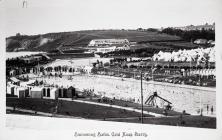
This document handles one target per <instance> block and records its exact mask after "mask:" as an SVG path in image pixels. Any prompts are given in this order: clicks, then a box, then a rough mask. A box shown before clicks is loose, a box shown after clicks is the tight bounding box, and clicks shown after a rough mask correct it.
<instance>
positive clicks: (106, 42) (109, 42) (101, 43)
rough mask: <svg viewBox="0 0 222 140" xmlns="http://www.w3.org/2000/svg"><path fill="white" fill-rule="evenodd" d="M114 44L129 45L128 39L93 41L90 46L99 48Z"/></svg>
mask: <svg viewBox="0 0 222 140" xmlns="http://www.w3.org/2000/svg"><path fill="white" fill-rule="evenodd" d="M114 44H129V41H128V39H93V40H91V41H90V42H89V45H88V46H91V47H96V46H97V47H98V46H104V45H114Z"/></svg>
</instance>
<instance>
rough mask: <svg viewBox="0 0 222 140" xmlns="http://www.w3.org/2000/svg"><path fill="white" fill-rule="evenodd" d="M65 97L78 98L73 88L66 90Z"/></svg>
mask: <svg viewBox="0 0 222 140" xmlns="http://www.w3.org/2000/svg"><path fill="white" fill-rule="evenodd" d="M67 96H68V98H72V97H73V96H76V97H77V96H78V95H77V94H76V90H75V88H74V87H73V86H70V87H69V88H68V94H67Z"/></svg>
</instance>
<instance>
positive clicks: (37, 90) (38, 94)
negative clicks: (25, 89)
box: [31, 87, 43, 98]
mask: <svg viewBox="0 0 222 140" xmlns="http://www.w3.org/2000/svg"><path fill="white" fill-rule="evenodd" d="M42 94H43V88H41V87H34V88H32V89H31V98H42V96H43V95H42Z"/></svg>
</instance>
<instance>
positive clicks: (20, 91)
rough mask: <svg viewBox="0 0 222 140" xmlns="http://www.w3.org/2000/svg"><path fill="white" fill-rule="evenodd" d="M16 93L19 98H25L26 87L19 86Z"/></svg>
mask: <svg viewBox="0 0 222 140" xmlns="http://www.w3.org/2000/svg"><path fill="white" fill-rule="evenodd" d="M15 95H17V96H18V98H25V88H23V87H18V88H17V89H16V92H15Z"/></svg>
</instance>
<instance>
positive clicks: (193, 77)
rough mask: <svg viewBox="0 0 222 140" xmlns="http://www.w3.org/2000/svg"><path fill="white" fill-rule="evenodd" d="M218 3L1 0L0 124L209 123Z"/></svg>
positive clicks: (213, 117) (210, 126) (213, 109)
mask: <svg viewBox="0 0 222 140" xmlns="http://www.w3.org/2000/svg"><path fill="white" fill-rule="evenodd" d="M218 3H219V2H218V1H212V0H204V1H201V0H194V1H192V2H190V1H189V2H188V1H185V0H179V1H176V0H167V1H161V0H158V1H153V0H147V1H146V0H138V1H135V0H118V1H117V0H81V1H80V0H73V1H71V0H65V1H58V0H44V1H43V0H41V1H34V0H1V1H0V6H1V7H4V11H5V17H4V18H5V29H4V33H5V38H4V39H5V44H4V46H2V48H5V50H3V51H5V58H3V59H2V60H3V61H4V62H5V67H4V71H5V73H4V77H5V78H4V79H5V84H4V86H5V91H3V90H2V91H3V92H2V93H4V92H5V93H4V96H5V111H4V112H5V113H6V115H5V117H6V127H9V128H16V127H25V128H27V129H28V128H32V126H38V124H42V123H40V120H41V119H47V120H49V121H51V120H53V119H58V121H60V123H61V124H62V122H63V120H64V122H65V121H66V123H64V126H67V125H68V123H67V122H68V121H70V122H71V121H72V120H77V121H78V120H80V121H86V122H87V121H93V122H94V121H95V122H98V123H101V124H102V123H106V122H108V123H114V124H116V123H117V124H123V125H127V124H129V125H130V124H137V125H139V126H140V125H141V126H140V127H143V126H146V125H154V126H168V127H172V126H173V127H175V128H176V129H177V128H203V129H206V130H216V129H217V119H218V117H217V116H218V114H217V112H218V108H217V104H218V103H217V101H218V100H217V96H216V95H217V91H216V87H217V86H220V85H218V84H216V83H217V78H218V77H217V74H216V60H217V59H216V46H217V43H215V42H216V40H215V33H216V30H217V28H216V27H217V25H219V24H217V22H216V17H215V15H217V14H218V11H217V7H216V6H217V4H218ZM58 121H57V123H58ZM45 122H47V121H45ZM55 122H56V121H55ZM65 124H66V125H65ZM58 126H59V127H60V124H59V125H58ZM46 127H49V129H50V125H48V126H46ZM51 127H52V126H51ZM61 127H63V126H61ZM75 127H77V128H78V125H76V126H75ZM166 129H167V128H166ZM99 133H100V132H98V133H94V134H91V133H87V132H85V133H79V132H76V133H74V134H73V135H75V137H77V136H88V135H90V136H91V135H92V136H93V135H95V136H93V137H98V136H99ZM101 135H102V136H112V137H113V136H119V137H126V136H128V137H131V133H129V134H128V133H125V132H123V133H122V132H121V133H114V132H113V133H107V134H106V133H103V134H101ZM148 135H149V134H148ZM148 135H147V134H146V133H140V132H134V133H132V136H134V137H136V136H137V137H139V136H140V137H141V136H143V137H148ZM148 139H149V138H148Z"/></svg>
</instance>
